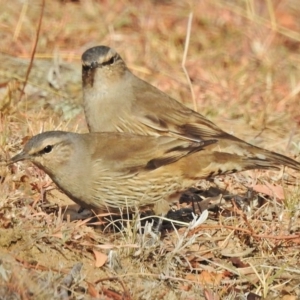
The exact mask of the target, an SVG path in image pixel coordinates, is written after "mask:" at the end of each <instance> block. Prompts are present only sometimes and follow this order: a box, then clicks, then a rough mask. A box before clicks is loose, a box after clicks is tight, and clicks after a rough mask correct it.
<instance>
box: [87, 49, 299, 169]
mask: <svg viewBox="0 0 300 300" xmlns="http://www.w3.org/2000/svg"><path fill="white" fill-rule="evenodd" d="M82 86H83V104H84V111H85V117H86V120H87V124H88V127H89V130H90V132H101V131H111V132H129V133H135V134H141V135H150V136H173V137H177V138H179V139H182V140H190V141H202V140H204V141H205V140H211V139H217V140H218V142H217V143H215V144H213V145H211V146H210V147H209V149H210V151H214V153H213V154H212V155H208V156H207V151H205V152H203V151H202V152H199V156H200V157H201V156H202V155H206V156H207V157H206V158H203V159H202V158H201V159H202V160H205V161H206V162H207V163H210V166H211V172H212V174H215V173H217V172H218V168H219V165H220V163H221V162H224V161H226V159H229V158H230V159H232V165H230V164H229V163H228V162H227V163H226V164H225V165H226V167H228V168H229V171H230V172H231V170H233V169H234V168H233V167H232V166H233V165H235V166H238V163H239V162H241V161H244V160H247V162H248V165H249V164H251V159H252V161H253V168H255V167H257V168H258V166H257V165H256V161H257V160H259V161H260V162H262V161H263V160H265V161H266V164H267V162H269V163H270V164H272V165H273V166H274V165H276V163H277V165H284V166H288V167H290V168H293V169H296V170H299V163H298V162H296V161H295V160H293V159H290V158H288V157H286V156H284V155H281V154H278V153H275V152H272V151H268V150H265V149H262V148H260V147H256V146H253V145H251V144H249V143H247V142H245V141H243V140H241V139H239V138H237V137H235V136H233V135H231V134H228V133H226V132H225V131H223V130H222V129H220V128H219V127H218V126H217V125H215V124H214V123H213V122H211V121H209V120H208V119H207V118H205V117H204V116H202V115H201V114H199V113H197V112H196V111H193V110H192V109H189V108H188V107H186V106H184V105H183V104H181V103H180V102H178V101H176V100H175V99H173V98H171V97H169V96H168V95H167V94H165V93H163V92H162V91H160V90H159V89H157V88H156V87H154V86H152V85H151V84H149V83H148V82H146V81H144V80H142V79H140V78H138V77H137V76H135V75H134V74H133V73H132V72H131V71H130V70H129V69H128V68H127V66H126V64H125V62H124V61H123V59H122V58H121V56H120V55H119V54H118V53H117V52H116V51H115V50H114V49H112V48H109V47H106V46H96V47H93V48H90V49H88V50H86V51H85V52H84V53H83V55H82ZM228 154H231V156H230V155H228ZM209 159H214V160H211V161H209ZM213 166H215V167H216V169H213ZM243 167H244V166H243V165H242V164H241V165H240V166H239V167H235V169H236V170H237V171H242V170H244V169H243ZM224 168H225V166H223V169H224ZM220 173H222V172H220Z"/></svg>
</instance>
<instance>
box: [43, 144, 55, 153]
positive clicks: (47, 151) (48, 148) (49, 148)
mask: <svg viewBox="0 0 300 300" xmlns="http://www.w3.org/2000/svg"><path fill="white" fill-rule="evenodd" d="M52 148H53V147H52V146H50V145H48V146H46V147H45V148H44V150H43V152H44V153H49V152H51V151H52Z"/></svg>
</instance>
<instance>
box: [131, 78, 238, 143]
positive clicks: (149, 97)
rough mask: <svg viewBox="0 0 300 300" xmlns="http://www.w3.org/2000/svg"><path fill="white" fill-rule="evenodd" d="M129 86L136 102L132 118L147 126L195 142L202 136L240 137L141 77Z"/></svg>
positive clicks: (232, 138) (234, 138)
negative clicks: (231, 133) (222, 128)
mask: <svg viewBox="0 0 300 300" xmlns="http://www.w3.org/2000/svg"><path fill="white" fill-rule="evenodd" d="M132 88H133V90H134V93H133V94H134V96H135V101H134V102H133V105H132V108H131V110H132V113H133V115H134V118H136V119H138V121H139V122H141V123H143V124H144V125H146V126H148V127H151V128H153V129H155V130H158V131H161V132H168V133H172V134H173V135H176V136H180V137H181V138H185V139H190V140H194V141H199V140H201V139H202V138H204V139H207V138H217V139H218V138H223V139H224V138H227V139H229V140H234V141H237V140H239V139H238V138H236V137H234V136H232V135H230V134H228V133H226V132H224V131H223V130H221V129H220V128H219V127H218V126H216V125H215V124H214V123H212V122H211V121H209V120H208V119H206V118H205V117H203V116H202V115H200V114H198V113H197V112H195V111H193V110H191V109H189V108H188V107H186V106H184V105H183V104H181V103H180V102H178V101H176V100H175V99H173V98H171V97H169V96H168V95H167V94H165V93H163V92H162V91H160V90H158V89H157V88H155V87H154V86H151V85H149V84H148V83H146V82H144V81H142V80H141V81H138V84H136V83H135V82H133V86H132Z"/></svg>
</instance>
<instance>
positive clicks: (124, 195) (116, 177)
mask: <svg viewBox="0 0 300 300" xmlns="http://www.w3.org/2000/svg"><path fill="white" fill-rule="evenodd" d="M215 142H216V140H207V141H201V142H195V141H189V140H181V139H177V138H174V137H164V136H161V137H151V136H138V135H133V134H128V133H127V134H126V133H111V132H108V133H86V134H78V133H72V132H64V131H49V132H44V133H41V134H38V135H36V136H34V137H32V138H31V139H30V140H29V141H28V142H27V143H26V144H25V146H24V149H23V150H22V152H20V153H19V154H17V155H16V156H14V157H12V158H11V159H10V161H9V164H12V163H16V162H18V161H23V160H29V161H31V162H32V163H33V164H35V165H36V166H37V167H39V168H40V169H42V170H44V171H45V172H46V173H47V174H48V175H49V176H50V177H51V179H52V180H53V181H54V182H55V183H56V185H57V186H58V187H59V188H60V189H61V190H62V191H63V192H64V193H65V194H66V195H67V196H69V197H70V199H72V200H73V201H74V202H76V203H77V204H79V205H80V206H81V207H84V208H89V209H95V210H96V211H99V210H100V211H101V212H103V211H109V212H120V211H123V210H126V211H127V210H128V209H129V210H130V209H135V208H136V207H141V206H147V205H153V204H155V203H157V202H161V201H163V200H167V201H168V200H172V196H173V195H174V194H176V193H177V192H180V191H181V190H183V189H186V188H188V187H190V186H192V185H194V184H195V183H197V182H198V181H199V180H200V179H207V178H210V177H213V176H215V175H221V174H226V173H232V172H236V171H241V170H248V169H253V168H262V169H269V168H271V167H276V165H277V162H275V161H272V160H270V161H268V160H264V159H263V160H261V159H259V158H245V157H241V156H237V155H236V154H229V153H221V154H220V153H219V152H216V151H212V150H211V148H213V147H214V144H215ZM294 167H295V168H296V169H297V170H300V164H299V163H297V162H294Z"/></svg>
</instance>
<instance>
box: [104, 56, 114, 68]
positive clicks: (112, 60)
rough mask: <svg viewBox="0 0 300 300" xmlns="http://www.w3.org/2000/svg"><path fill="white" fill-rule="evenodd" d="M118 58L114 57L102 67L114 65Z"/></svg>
mask: <svg viewBox="0 0 300 300" xmlns="http://www.w3.org/2000/svg"><path fill="white" fill-rule="evenodd" d="M115 59H116V57H115V56H113V57H112V58H111V59H110V60H108V61H105V62H103V63H102V66H107V65H112V64H113V63H114V62H115Z"/></svg>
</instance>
